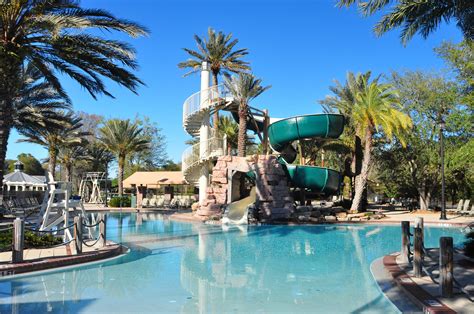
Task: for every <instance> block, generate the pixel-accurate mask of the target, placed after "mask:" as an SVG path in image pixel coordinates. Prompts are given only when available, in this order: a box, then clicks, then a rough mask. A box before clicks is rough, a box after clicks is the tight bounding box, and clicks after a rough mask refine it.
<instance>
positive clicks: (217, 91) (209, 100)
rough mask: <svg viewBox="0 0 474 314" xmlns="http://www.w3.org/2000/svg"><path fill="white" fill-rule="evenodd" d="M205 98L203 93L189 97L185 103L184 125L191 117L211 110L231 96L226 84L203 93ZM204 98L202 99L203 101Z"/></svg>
mask: <svg viewBox="0 0 474 314" xmlns="http://www.w3.org/2000/svg"><path fill="white" fill-rule="evenodd" d="M203 93H204V94H205V95H204V97H201V91H199V92H196V93H194V94H192V95H191V96H189V97H188V98H187V99H186V100H185V101H184V103H183V125H184V124H186V121H187V120H188V119H189V117H190V116H191V115H194V114H196V113H197V112H199V111H201V110H207V109H211V108H212V107H213V106H214V105H217V104H219V103H221V102H222V101H223V100H224V101H225V100H228V99H229V97H231V94H230V92H229V90H228V89H227V87H226V86H225V85H224V84H219V85H217V86H211V87H209V88H208V89H205V90H204V91H203ZM201 98H202V99H201Z"/></svg>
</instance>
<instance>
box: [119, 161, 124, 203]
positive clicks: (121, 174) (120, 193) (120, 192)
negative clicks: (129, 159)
mask: <svg viewBox="0 0 474 314" xmlns="http://www.w3.org/2000/svg"><path fill="white" fill-rule="evenodd" d="M124 167H125V156H119V158H118V193H119V196H120V197H122V195H123V168H124Z"/></svg>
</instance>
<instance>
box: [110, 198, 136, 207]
mask: <svg viewBox="0 0 474 314" xmlns="http://www.w3.org/2000/svg"><path fill="white" fill-rule="evenodd" d="M120 200H121V201H122V203H121V206H122V207H130V206H132V199H131V198H130V197H128V196H122V197H120V196H116V197H112V198H111V199H110V201H109V206H110V207H120Z"/></svg>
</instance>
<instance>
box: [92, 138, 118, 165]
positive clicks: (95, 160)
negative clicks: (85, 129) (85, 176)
mask: <svg viewBox="0 0 474 314" xmlns="http://www.w3.org/2000/svg"><path fill="white" fill-rule="evenodd" d="M86 148H87V156H89V160H88V161H89V163H90V167H91V171H96V172H97V171H104V170H106V168H107V165H108V164H109V163H111V162H112V161H113V160H114V158H115V157H114V154H113V153H112V152H110V151H108V150H107V148H106V147H105V146H104V145H103V144H102V143H100V142H98V141H95V142H92V143H89V145H87V147H86Z"/></svg>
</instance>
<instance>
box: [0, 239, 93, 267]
mask: <svg viewBox="0 0 474 314" xmlns="http://www.w3.org/2000/svg"><path fill="white" fill-rule="evenodd" d="M85 242H86V243H87V244H88V245H92V244H94V242H96V241H95V240H91V241H85ZM100 248H101V245H100V243H95V244H94V245H93V246H92V247H88V246H86V245H82V251H83V252H84V253H87V252H94V251H98V250H99V249H100ZM76 253H77V252H76V247H75V245H74V242H71V243H69V244H66V245H61V246H58V247H55V248H44V249H26V250H24V251H23V260H24V261H25V262H26V261H31V260H37V259H41V258H48V257H63V256H72V255H76ZM11 260H12V252H11V251H9V252H1V253H0V267H1V265H2V264H3V263H10V262H11Z"/></svg>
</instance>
